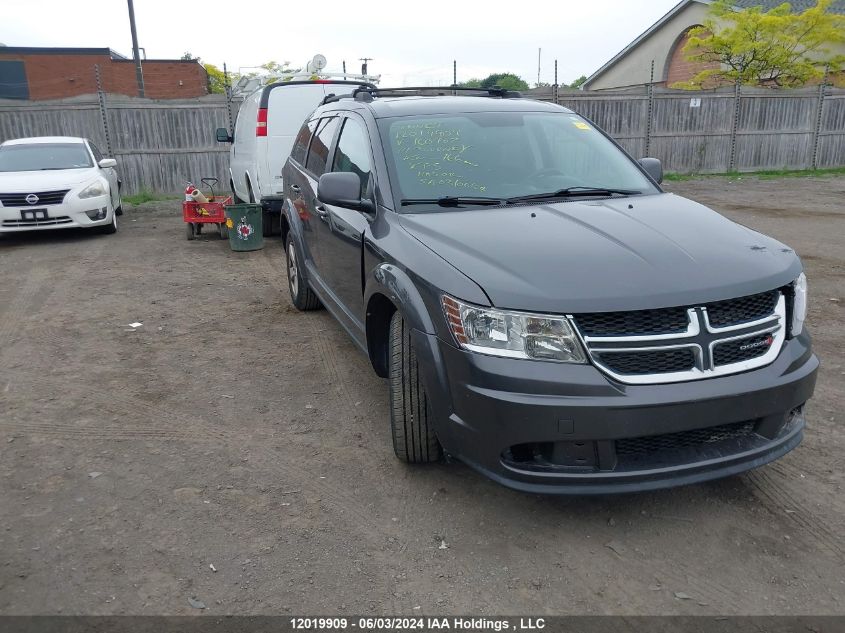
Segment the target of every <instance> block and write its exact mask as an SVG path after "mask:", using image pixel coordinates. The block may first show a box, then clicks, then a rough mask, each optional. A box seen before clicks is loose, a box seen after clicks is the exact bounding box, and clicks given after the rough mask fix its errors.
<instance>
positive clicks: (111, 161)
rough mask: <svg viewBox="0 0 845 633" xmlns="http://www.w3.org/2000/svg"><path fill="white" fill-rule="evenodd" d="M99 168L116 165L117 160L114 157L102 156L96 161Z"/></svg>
mask: <svg viewBox="0 0 845 633" xmlns="http://www.w3.org/2000/svg"><path fill="white" fill-rule="evenodd" d="M97 164H98V165H99V166H100V168H101V169H108V168H109V167H117V161H116V160H115V159H114V158H104V159H103V160H101V161H100V162H99V163H97Z"/></svg>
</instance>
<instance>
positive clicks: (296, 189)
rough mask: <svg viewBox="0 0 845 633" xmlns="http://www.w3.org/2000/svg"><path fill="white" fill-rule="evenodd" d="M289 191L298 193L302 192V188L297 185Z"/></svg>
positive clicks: (292, 186)
mask: <svg viewBox="0 0 845 633" xmlns="http://www.w3.org/2000/svg"><path fill="white" fill-rule="evenodd" d="M290 190H291V191H293V192H294V193H299V192H300V191H302V188H301V187H300V186H299V185H291V186H290Z"/></svg>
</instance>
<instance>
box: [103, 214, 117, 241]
mask: <svg viewBox="0 0 845 633" xmlns="http://www.w3.org/2000/svg"><path fill="white" fill-rule="evenodd" d="M100 232H101V233H104V234H106V235H114V234H115V233H117V211H116V210H114V211H112V213H111V222H110V223H108V224H106V225H105V226H101V227H100Z"/></svg>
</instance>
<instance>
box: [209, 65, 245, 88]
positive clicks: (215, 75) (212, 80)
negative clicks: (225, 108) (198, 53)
mask: <svg viewBox="0 0 845 633" xmlns="http://www.w3.org/2000/svg"><path fill="white" fill-rule="evenodd" d="M203 66H204V67H205V72H206V73H208V91H209V92H210V93H212V94H224V93H225V92H226V78H225V77H224V75H223V71H222V70H220V69H219V68H218V67H217V66H215V65H214V64H203ZM238 79H239V77H232V75H231V74H230V75H229V85H230V86H231V85H232V84H233V83H237V81H238Z"/></svg>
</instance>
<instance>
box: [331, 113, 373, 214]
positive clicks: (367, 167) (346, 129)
mask: <svg viewBox="0 0 845 633" xmlns="http://www.w3.org/2000/svg"><path fill="white" fill-rule="evenodd" d="M332 171H341V172H351V173H353V174H358V178H360V179H361V197H362V198H364V197H365V196H366V189H367V183H368V182H369V180H370V172H371V171H372V161H371V160H370V141H369V138H368V137H367V132H366V130H365V129H364V126H363V125H362V124H361V123H359V122H358V121H355V120H354V119H346V122H345V123H344V124H343V131H342V132H341V133H340V140H339V141H338V142H337V151H336V152H335V153H334V164H333V165H332Z"/></svg>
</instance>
